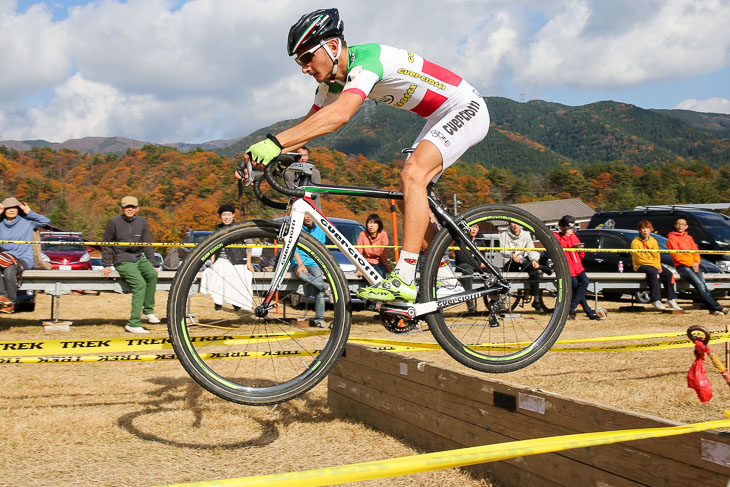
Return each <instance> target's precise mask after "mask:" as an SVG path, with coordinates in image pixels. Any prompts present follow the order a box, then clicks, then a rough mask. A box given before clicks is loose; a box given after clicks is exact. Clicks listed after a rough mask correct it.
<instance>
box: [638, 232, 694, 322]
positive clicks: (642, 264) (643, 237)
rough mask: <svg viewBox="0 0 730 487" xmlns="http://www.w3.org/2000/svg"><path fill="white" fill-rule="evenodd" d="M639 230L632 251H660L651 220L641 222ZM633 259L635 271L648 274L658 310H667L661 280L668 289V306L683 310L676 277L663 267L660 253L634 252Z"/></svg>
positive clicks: (647, 277)
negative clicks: (676, 288) (678, 301)
mask: <svg viewBox="0 0 730 487" xmlns="http://www.w3.org/2000/svg"><path fill="white" fill-rule="evenodd" d="M637 229H638V230H639V235H637V236H636V238H634V240H633V241H632V242H631V248H632V249H649V250H659V242H657V241H656V239H655V238H654V237H652V236H651V232H653V231H654V226H653V225H652V224H651V222H650V221H649V220H641V221H640V222H639V225H638V227H637ZM631 259H632V261H633V263H634V271H635V272H643V273H645V274H646V282H647V284H649V290H650V292H651V301H652V304H653V305H654V307H655V308H656V309H658V310H664V309H666V308H665V307H664V305H663V304H662V294H661V287H660V286H659V279H661V281H662V284H664V289H666V293H667V304H669V306H670V307H671V308H672V309H682V308H680V307H679V305H678V304H677V293H676V291H675V290H674V284H673V281H674V276H673V275H672V271H670V270H669V269H667V268H666V267H664V266H662V261H661V257H660V255H659V252H634V253H632V254H631Z"/></svg>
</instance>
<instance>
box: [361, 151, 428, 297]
mask: <svg viewBox="0 0 730 487" xmlns="http://www.w3.org/2000/svg"><path fill="white" fill-rule="evenodd" d="M441 169H442V163H441V152H439V150H438V149H437V148H436V146H434V145H433V143H431V142H430V141H427V140H422V141H421V142H420V143H419V144H418V146H417V147H416V150H415V151H414V152H413V154H411V157H409V158H408V160H407V161H406V164H405V166H404V167H403V171H401V189H402V190H403V209H404V221H403V236H404V237H403V248H402V250H401V252H400V256H399V259H398V263H397V264H396V266H395V269H393V272H392V273H391V275H390V277H389V278H387V279H385V280H383V281H381V282H380V283H378V284H377V285H375V286H368V287H365V288H360V289H358V292H357V294H358V296H359V297H361V298H364V299H373V300H378V301H395V300H399V301H414V300H415V299H416V287H415V283H414V280H415V276H416V264H418V252H419V251H420V249H421V245H422V243H423V240H424V236H425V235H426V230H427V228H428V227H429V214H430V212H429V208H428V197H427V186H428V183H429V182H430V181H431V180H432V179H433V178H435V177H436V176H437V175H438V174H439V173H440V172H441Z"/></svg>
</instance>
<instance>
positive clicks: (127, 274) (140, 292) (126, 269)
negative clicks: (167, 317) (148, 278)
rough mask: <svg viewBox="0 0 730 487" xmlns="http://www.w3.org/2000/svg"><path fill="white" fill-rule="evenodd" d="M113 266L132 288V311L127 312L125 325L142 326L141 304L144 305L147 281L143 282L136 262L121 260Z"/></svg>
mask: <svg viewBox="0 0 730 487" xmlns="http://www.w3.org/2000/svg"><path fill="white" fill-rule="evenodd" d="M115 268H116V270H117V272H118V273H119V275H120V276H122V279H124V280H125V281H126V282H127V284H129V286H130V287H131V288H132V311H131V312H130V314H129V321H128V322H127V326H130V327H139V326H142V322H141V321H140V317H141V315H142V306H143V305H144V297H145V292H146V290H147V283H146V282H145V280H144V277H143V276H142V273H141V272H140V271H139V268H137V263H136V262H122V263H121V264H119V265H117V266H115Z"/></svg>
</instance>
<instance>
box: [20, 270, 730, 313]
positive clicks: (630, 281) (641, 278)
mask: <svg viewBox="0 0 730 487" xmlns="http://www.w3.org/2000/svg"><path fill="white" fill-rule="evenodd" d="M273 275H274V273H273V272H255V273H254V278H255V279H254V286H253V290H254V291H261V292H263V291H267V290H268V287H269V283H270V282H271V278H272V277H273ZM587 275H588V279H590V281H591V286H590V290H591V291H592V292H593V293H594V294H595V302H596V306H597V305H598V294H600V293H601V292H602V291H603V290H604V289H605V290H613V291H614V292H621V291H623V292H625V293H631V292H633V291H636V290H642V289H647V285H646V277H645V275H644V274H643V273H640V272H589V273H587ZM674 276H675V279H676V281H677V284H676V286H677V290H680V291H682V290H688V289H690V285H689V283H688V282H686V281H684V280H683V279H682V278H681V277H680V276H679V275H678V274H676V273H675V274H674ZM174 277H175V271H160V272H159V274H158V277H157V290H158V291H169V290H170V286H171V285H172V281H173V278H174ZM345 277H346V278H347V281H348V287H349V288H350V291H352V292H354V291H355V290H357V288H358V287H360V286H361V285H362V284H363V283H364V282H365V281H364V280H363V279H362V278H360V277H358V276H357V275H356V274H355V273H354V272H346V273H345ZM506 277H508V278H509V279H510V280H511V282H512V286H513V288H514V290H517V289H519V288H520V287H522V286H524V285H525V284H524V283H521V282H520V281H524V280H527V279H528V276H527V275H525V274H524V273H523V274H520V275H518V274H517V273H507V274H506ZM546 279H549V277H548V278H546ZM705 280H706V281H707V286H708V288H709V289H710V291H713V290H716V289H730V274H705ZM285 283H288V287H286V288H284V290H290V291H297V292H299V293H303V290H302V289H303V286H304V283H303V282H302V283H301V284H300V283H298V282H296V281H291V280H287V281H285ZM542 287H544V288H550V287H552V286H551V284H550V283H549V282H546V283H545V284H543V285H542ZM20 289H21V290H28V291H30V290H32V291H42V292H44V293H46V294H50V295H51V296H52V302H51V319H56V320H57V319H58V314H59V310H60V298H61V296H63V295H64V294H70V293H71V292H73V291H99V292H116V293H129V292H130V291H131V289H130V288H129V286H128V285H127V284H126V282H124V280H123V279H122V278H121V276H119V274H118V273H117V272H116V271H112V272H111V273H110V274H109V276H108V277H105V276H103V275H102V274H101V272H100V271H60V270H28V271H25V272H24V273H23V285H22V287H21V288H20Z"/></svg>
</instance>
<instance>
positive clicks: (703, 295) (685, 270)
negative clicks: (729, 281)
mask: <svg viewBox="0 0 730 487" xmlns="http://www.w3.org/2000/svg"><path fill="white" fill-rule="evenodd" d="M676 269H677V272H679V275H680V276H682V278H683V279H684V280H685V281H687V282H689V283H690V284H691V285H692V287H694V288H695V289H696V290H697V293H698V294H699V295H700V299H702V301H703V302H704V303H705V306H707V309H709V310H710V311H717V310H719V309H722V306H721V305H720V303H718V302H717V301H715V299H714V298H713V297H712V295H711V294H710V291H708V290H707V285H706V284H705V279H704V278H703V277H702V272H699V273H696V272H695V271H694V269H692V268H691V267H687V266H685V265H678V266H677V267H676Z"/></svg>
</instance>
